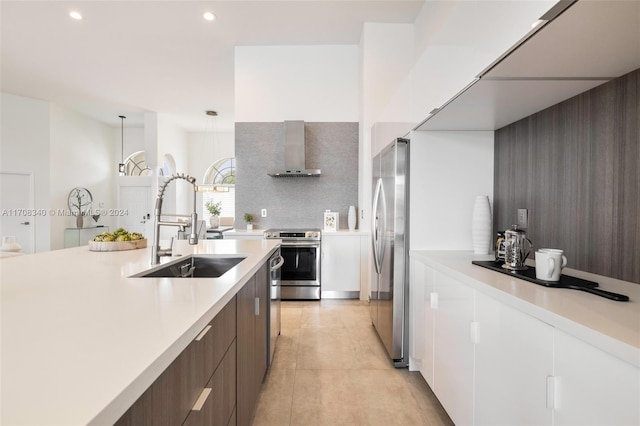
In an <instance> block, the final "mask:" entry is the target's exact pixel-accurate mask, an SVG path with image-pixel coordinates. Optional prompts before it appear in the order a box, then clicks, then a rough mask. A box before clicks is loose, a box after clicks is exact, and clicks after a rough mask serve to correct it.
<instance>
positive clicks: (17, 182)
mask: <svg viewBox="0 0 640 426" xmlns="http://www.w3.org/2000/svg"><path fill="white" fill-rule="evenodd" d="M32 181H33V178H32V176H31V174H28V173H0V194H1V195H0V212H1V215H2V216H1V217H2V220H0V237H5V236H15V237H16V242H17V243H18V244H20V246H22V250H21V252H22V253H33V248H34V242H35V232H34V229H35V221H34V220H35V217H36V216H35V213H36V212H35V210H34V201H33V185H32Z"/></svg>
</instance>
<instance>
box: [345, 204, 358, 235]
mask: <svg viewBox="0 0 640 426" xmlns="http://www.w3.org/2000/svg"><path fill="white" fill-rule="evenodd" d="M347 224H348V225H349V231H353V230H355V229H356V208H355V206H349V215H348V216H347Z"/></svg>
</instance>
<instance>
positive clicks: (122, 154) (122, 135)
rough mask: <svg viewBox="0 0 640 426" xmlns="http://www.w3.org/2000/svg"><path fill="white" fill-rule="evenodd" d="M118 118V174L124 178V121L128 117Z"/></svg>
mask: <svg viewBox="0 0 640 426" xmlns="http://www.w3.org/2000/svg"><path fill="white" fill-rule="evenodd" d="M118 117H120V164H118V173H119V174H120V176H124V175H125V168H124V119H125V118H127V117H125V116H124V115H119V116H118Z"/></svg>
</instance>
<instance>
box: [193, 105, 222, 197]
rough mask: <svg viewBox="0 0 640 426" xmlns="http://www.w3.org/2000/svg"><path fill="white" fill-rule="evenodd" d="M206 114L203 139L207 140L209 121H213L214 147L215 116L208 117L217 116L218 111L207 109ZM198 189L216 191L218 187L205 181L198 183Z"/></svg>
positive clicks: (213, 136) (212, 140) (213, 139)
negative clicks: (201, 183)
mask: <svg viewBox="0 0 640 426" xmlns="http://www.w3.org/2000/svg"><path fill="white" fill-rule="evenodd" d="M205 114H206V115H207V121H206V124H205V129H204V136H203V141H204V142H205V143H206V141H207V134H208V131H209V122H211V146H212V147H214V146H215V144H214V142H215V126H214V120H213V118H211V119H209V118H208V117H217V116H218V113H217V112H216V111H212V110H207V111H205ZM214 156H215V154H214ZM205 177H206V176H205ZM197 191H198V192H216V187H215V186H214V185H213V184H207V183H204V184H203V185H198V188H197Z"/></svg>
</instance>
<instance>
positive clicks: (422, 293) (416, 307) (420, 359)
mask: <svg viewBox="0 0 640 426" xmlns="http://www.w3.org/2000/svg"><path fill="white" fill-rule="evenodd" d="M409 282H410V285H411V292H410V294H411V309H412V311H411V316H412V321H411V324H413V327H411V336H412V339H411V342H410V348H411V354H412V361H413V367H415V368H414V369H419V370H420V373H421V374H422V377H424V379H425V380H426V382H427V383H428V384H429V386H431V388H432V389H433V385H434V384H433V356H434V341H433V339H434V332H435V325H436V324H435V323H436V314H435V313H436V311H435V310H434V309H433V307H432V305H431V298H432V297H433V298H434V302H436V300H435V299H436V296H434V295H433V294H434V292H435V282H434V270H433V269H432V268H430V267H428V266H426V265H425V264H424V263H422V262H420V261H415V260H412V261H411V279H410V281H409ZM410 367H411V365H410Z"/></svg>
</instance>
